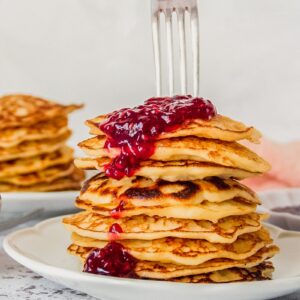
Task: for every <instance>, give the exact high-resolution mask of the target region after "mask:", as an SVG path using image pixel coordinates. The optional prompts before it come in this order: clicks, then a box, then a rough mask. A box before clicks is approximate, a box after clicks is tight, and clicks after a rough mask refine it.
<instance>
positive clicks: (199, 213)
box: [75, 198, 256, 223]
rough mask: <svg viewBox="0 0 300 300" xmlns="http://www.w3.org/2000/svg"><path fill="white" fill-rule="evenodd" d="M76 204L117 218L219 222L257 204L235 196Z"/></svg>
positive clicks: (244, 212)
mask: <svg viewBox="0 0 300 300" xmlns="http://www.w3.org/2000/svg"><path fill="white" fill-rule="evenodd" d="M75 205H76V206H77V207H78V208H81V209H85V210H88V211H94V212H96V213H98V214H100V215H103V216H114V217H115V218H125V217H132V216H138V215H147V216H160V217H168V218H179V219H194V220H207V221H211V222H214V223H216V222H218V220H220V219H223V218H225V217H229V216H240V215H246V214H249V213H252V212H254V211H255V209H256V205H255V204H249V203H247V202H244V201H243V199H240V198H235V199H232V200H227V201H223V202H220V203H213V202H208V201H204V202H202V203H201V204H197V205H184V204H182V205H177V206H166V207H160V206H152V207H147V206H140V207H134V206H131V205H128V204H127V203H125V202H123V203H120V204H119V205H118V206H117V207H114V209H111V208H107V207H105V206H103V205H100V204H96V203H93V202H91V201H86V200H81V199H80V198H77V199H76V202H75Z"/></svg>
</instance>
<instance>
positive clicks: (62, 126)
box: [0, 117, 69, 148]
mask: <svg viewBox="0 0 300 300" xmlns="http://www.w3.org/2000/svg"><path fill="white" fill-rule="evenodd" d="M68 131H69V129H68V119H67V118H66V117H57V118H55V119H53V120H49V121H45V122H39V123H37V124H33V125H30V126H27V127H16V128H7V129H3V130H1V131H0V147H2V148H9V147H14V146H16V145H18V144H20V143H22V142H24V141H32V140H44V139H53V138H55V137H57V136H61V135H63V134H65V133H67V132H68Z"/></svg>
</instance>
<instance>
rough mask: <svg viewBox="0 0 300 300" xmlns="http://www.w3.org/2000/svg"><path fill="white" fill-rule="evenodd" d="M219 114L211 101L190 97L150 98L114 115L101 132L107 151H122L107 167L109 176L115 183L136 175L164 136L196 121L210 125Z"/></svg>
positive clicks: (101, 127) (109, 118)
mask: <svg viewBox="0 0 300 300" xmlns="http://www.w3.org/2000/svg"><path fill="white" fill-rule="evenodd" d="M216 114H217V112H216V109H215V107H214V105H213V104H212V103H211V102H210V101H209V100H205V99H203V98H193V97H192V96H189V95H188V96H174V97H165V98H151V99H149V100H147V101H146V102H145V104H143V105H140V106H137V107H135V108H124V109H121V110H118V111H115V112H113V113H111V114H110V115H108V118H107V119H106V120H105V121H104V122H102V123H100V124H99V128H100V129H101V130H102V131H103V132H104V133H105V134H106V135H107V140H106V143H105V148H107V149H108V150H109V149H110V148H119V149H120V153H119V155H118V156H117V157H115V158H114V159H113V160H112V161H111V162H110V163H109V164H107V165H106V166H105V173H106V175H107V176H109V177H112V178H115V179H121V178H122V177H124V176H132V175H134V172H135V170H136V169H138V168H139V165H140V162H141V161H142V160H146V159H148V158H150V157H151V156H152V154H153V153H154V151H155V148H154V140H156V139H157V138H158V137H159V136H160V135H161V134H162V133H164V132H171V131H174V130H176V129H177V128H178V127H179V126H180V125H182V124H183V123H184V122H187V121H191V120H194V119H202V120H206V121H209V120H211V119H212V118H213V117H214V116H216Z"/></svg>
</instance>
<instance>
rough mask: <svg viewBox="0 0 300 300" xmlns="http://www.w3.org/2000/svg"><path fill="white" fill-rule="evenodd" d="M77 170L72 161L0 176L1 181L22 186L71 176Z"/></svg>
mask: <svg viewBox="0 0 300 300" xmlns="http://www.w3.org/2000/svg"><path fill="white" fill-rule="evenodd" d="M74 172H75V166H74V165H73V164H72V163H68V164H64V165H57V166H53V167H50V168H47V169H44V170H41V171H38V172H33V173H28V174H22V175H16V176H12V177H3V178H0V183H10V184H14V185H20V186H28V185H33V184H38V183H42V182H52V181H54V180H55V179H58V178H61V177H66V176H69V175H70V174H72V173H74Z"/></svg>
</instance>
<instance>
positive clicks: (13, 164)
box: [0, 146, 73, 180]
mask: <svg viewBox="0 0 300 300" xmlns="http://www.w3.org/2000/svg"><path fill="white" fill-rule="evenodd" d="M72 160H73V149H71V148H69V147H67V146H64V147H62V148H60V149H58V150H56V151H54V152H52V153H44V154H41V155H37V156H33V157H28V158H23V159H16V160H10V161H5V162H0V180H1V178H6V177H11V176H17V175H20V174H28V173H32V172H37V171H40V170H43V169H46V168H49V167H51V166H56V165H61V164H66V163H70V162H71V161H72Z"/></svg>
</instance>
